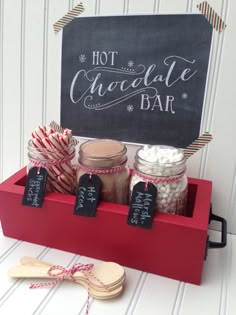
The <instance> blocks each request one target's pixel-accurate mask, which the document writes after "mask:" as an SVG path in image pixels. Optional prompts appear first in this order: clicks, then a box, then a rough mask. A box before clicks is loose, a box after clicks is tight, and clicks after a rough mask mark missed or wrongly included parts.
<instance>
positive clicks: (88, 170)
mask: <svg viewBox="0 0 236 315" xmlns="http://www.w3.org/2000/svg"><path fill="white" fill-rule="evenodd" d="M79 167H80V168H81V169H82V170H84V171H85V172H86V173H88V174H89V179H90V180H91V178H92V175H93V174H96V175H98V174H114V173H117V172H120V171H122V170H123V169H124V168H125V167H127V164H126V163H123V164H122V165H119V166H115V167H111V168H104V169H95V168H90V167H86V166H84V165H83V164H81V163H80V166H79Z"/></svg>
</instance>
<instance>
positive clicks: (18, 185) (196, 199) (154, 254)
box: [0, 168, 212, 284]
mask: <svg viewBox="0 0 236 315" xmlns="http://www.w3.org/2000/svg"><path fill="white" fill-rule="evenodd" d="M188 181H189V185H188V186H189V194H188V196H189V197H188V208H187V209H188V217H183V216H175V215H171V214H165V213H158V212H157V213H156V215H155V217H154V221H153V226H152V229H150V230H146V229H142V228H138V227H134V226H129V225H127V223H126V222H127V214H128V206H124V205H119V204H112V203H107V202H100V203H99V206H98V209H97V216H96V217H95V218H91V217H81V216H76V215H74V214H73V209H74V202H75V197H74V196H71V195H63V194H59V193H47V194H46V195H45V198H44V203H43V207H42V208H34V207H26V206H22V205H21V201H22V196H23V192H24V185H25V182H26V170H25V168H24V169H22V170H20V171H19V172H17V173H16V174H14V175H13V176H11V177H10V178H9V179H7V180H6V181H5V182H3V183H2V184H1V185H0V205H1V206H0V219H1V222H2V229H3V233H4V235H5V236H9V237H13V238H16V239H20V240H23V241H28V242H32V243H36V244H41V245H44V246H49V247H53V248H58V249H61V250H65V251H69V252H74V253H77V254H80V255H86V256H90V257H93V258H97V259H101V260H106V261H115V262H117V263H120V264H122V265H124V266H128V267H132V268H135V269H139V270H143V271H147V272H151V273H154V274H158V275H162V276H165V277H170V278H173V279H177V280H181V281H185V282H190V283H194V284H200V282H201V274H202V268H203V262H204V255H205V248H206V241H207V231H208V220H209V211H210V200H211V190H212V184H211V182H210V181H206V180H200V179H193V178H189V179H188Z"/></svg>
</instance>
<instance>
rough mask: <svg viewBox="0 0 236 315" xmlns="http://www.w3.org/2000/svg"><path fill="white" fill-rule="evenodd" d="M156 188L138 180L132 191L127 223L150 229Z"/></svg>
mask: <svg viewBox="0 0 236 315" xmlns="http://www.w3.org/2000/svg"><path fill="white" fill-rule="evenodd" d="M156 197H157V189H156V187H155V186H154V185H153V184H152V183H148V185H147V187H146V183H145V182H138V183H137V184H136V185H135V186H134V188H133V191H132V196H131V201H130V206H129V214H128V220H127V223H128V224H129V225H134V226H138V227H142V228H144V229H150V228H151V227H152V221H153V216H154V213H155V207H156Z"/></svg>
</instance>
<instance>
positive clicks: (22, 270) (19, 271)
mask: <svg viewBox="0 0 236 315" xmlns="http://www.w3.org/2000/svg"><path fill="white" fill-rule="evenodd" d="M47 270H49V268H48V267H34V266H26V265H19V266H15V267H12V268H10V269H9V271H8V275H9V276H11V277H16V278H52V277H51V276H49V275H48V274H47ZM53 279H55V278H53ZM76 283H79V284H81V285H82V286H83V287H85V288H86V290H87V291H88V289H89V292H90V294H91V296H92V297H94V298H95V299H104V300H105V299H111V298H114V297H116V296H118V295H119V294H120V293H121V292H122V290H123V286H122V285H120V286H119V287H118V288H116V289H114V290H111V291H110V290H109V291H97V290H95V289H94V288H92V287H91V286H90V287H89V288H88V285H87V283H86V281H83V280H82V281H76Z"/></svg>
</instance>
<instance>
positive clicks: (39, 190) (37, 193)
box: [22, 167, 48, 208]
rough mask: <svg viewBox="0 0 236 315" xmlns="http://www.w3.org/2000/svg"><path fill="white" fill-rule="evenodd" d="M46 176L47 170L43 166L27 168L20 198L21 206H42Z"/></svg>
mask: <svg viewBox="0 0 236 315" xmlns="http://www.w3.org/2000/svg"><path fill="white" fill-rule="evenodd" d="M47 177H48V172H47V170H46V169H45V168H43V167H40V168H39V167H33V168H31V169H30V170H29V172H28V176H27V181H26V185H25V191H24V196H23V199H22V205H23V206H31V207H35V208H42V205H43V198H44V194H45V189H46V183H47Z"/></svg>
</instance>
